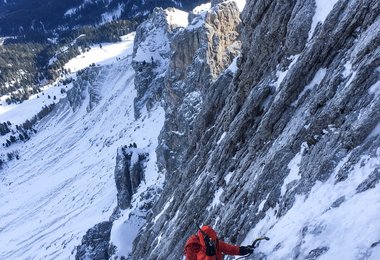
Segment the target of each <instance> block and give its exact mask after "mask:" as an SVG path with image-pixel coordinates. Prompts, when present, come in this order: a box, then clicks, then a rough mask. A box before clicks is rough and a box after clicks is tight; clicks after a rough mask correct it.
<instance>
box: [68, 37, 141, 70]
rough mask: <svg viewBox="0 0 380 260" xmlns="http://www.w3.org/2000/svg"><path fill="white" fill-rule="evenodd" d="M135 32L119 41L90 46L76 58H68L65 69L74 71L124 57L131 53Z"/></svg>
mask: <svg viewBox="0 0 380 260" xmlns="http://www.w3.org/2000/svg"><path fill="white" fill-rule="evenodd" d="M134 37H135V33H134V32H133V33H130V34H128V35H126V36H124V37H122V38H121V42H117V43H103V44H102V45H99V44H98V45H93V46H91V49H90V51H88V52H85V53H83V54H81V55H79V56H77V57H76V58H74V59H72V60H70V61H69V62H68V63H67V64H66V65H65V66H64V68H65V69H68V70H71V71H72V72H76V71H78V70H81V69H84V68H86V67H88V66H90V65H91V64H93V63H95V64H96V65H101V66H104V65H111V64H113V63H114V62H115V61H116V59H117V58H120V59H124V58H126V57H128V56H130V55H132V51H133V50H132V48H131V47H132V45H133V39H134Z"/></svg>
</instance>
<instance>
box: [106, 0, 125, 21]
mask: <svg viewBox="0 0 380 260" xmlns="http://www.w3.org/2000/svg"><path fill="white" fill-rule="evenodd" d="M124 8H125V4H124V3H122V4H118V5H117V7H116V8H115V9H114V10H112V11H110V12H106V13H103V14H102V24H104V23H108V22H111V21H113V20H116V19H119V18H120V16H121V13H122V12H123V11H124Z"/></svg>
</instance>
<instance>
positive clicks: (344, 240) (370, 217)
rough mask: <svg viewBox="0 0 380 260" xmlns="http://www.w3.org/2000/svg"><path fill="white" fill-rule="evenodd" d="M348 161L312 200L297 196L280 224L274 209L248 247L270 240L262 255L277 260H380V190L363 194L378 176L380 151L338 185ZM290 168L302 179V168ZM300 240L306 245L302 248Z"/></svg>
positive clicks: (319, 185)
mask: <svg viewBox="0 0 380 260" xmlns="http://www.w3.org/2000/svg"><path fill="white" fill-rule="evenodd" d="M298 156H299V155H298V154H297V155H296V157H295V159H296V158H297V157H298ZM347 159H348V157H347V158H345V159H344V160H343V161H342V162H340V164H339V165H338V166H337V167H336V169H335V172H334V174H333V175H332V177H331V178H330V179H329V180H328V181H327V182H325V183H321V182H319V183H317V184H316V185H315V186H314V188H313V189H312V191H311V192H310V194H309V195H308V196H304V195H302V196H299V197H297V199H296V202H295V204H294V206H293V207H292V208H291V209H290V211H289V212H288V213H287V214H286V215H285V216H283V217H281V218H279V219H278V218H277V217H276V216H275V215H276V214H275V211H276V209H274V210H271V212H270V213H269V214H267V215H266V216H265V218H264V219H263V220H262V221H260V222H259V223H258V224H257V225H256V226H255V227H253V229H252V230H251V231H250V232H249V234H248V236H247V237H246V239H245V241H244V242H243V243H242V244H245V245H246V244H250V243H252V241H253V240H254V239H255V238H257V237H261V236H268V237H270V238H271V240H270V241H265V242H262V244H261V245H260V247H259V248H258V249H257V251H261V252H264V253H266V254H267V255H270V258H271V259H295V258H297V255H298V257H300V259H311V255H310V254H309V255H304V254H305V252H313V251H314V253H317V251H319V253H322V255H321V256H320V257H319V258H318V259H326V260H328V259H380V248H379V247H377V246H375V242H376V241H379V239H380V238H379V232H380V222H379V221H378V215H379V212H380V198H379V194H380V185H376V186H375V187H374V188H373V189H368V190H365V191H362V192H361V191H358V190H359V187H360V186H359V185H360V184H361V183H363V181H364V180H366V179H367V178H368V177H369V176H370V175H371V174H372V175H373V174H376V171H377V169H378V168H379V166H380V148H378V150H377V154H376V156H375V157H370V156H366V155H364V156H362V158H361V159H360V160H359V161H358V163H357V164H356V165H355V166H354V167H352V168H351V173H350V175H349V178H347V180H345V181H343V182H340V183H338V184H336V183H335V182H336V179H337V178H336V177H337V174H338V171H339V169H340V168H341V167H343V166H344V164H345V161H346V160H347ZM289 167H291V168H292V169H291V171H295V172H297V174H298V172H299V169H297V166H296V165H289ZM286 184H287V183H284V186H286ZM283 189H286V188H285V187H283ZM300 240H302V243H301V244H297V243H299V241H300ZM294 248H297V249H298V250H294ZM368 248H371V249H372V250H369V249H368ZM308 257H309V258H308Z"/></svg>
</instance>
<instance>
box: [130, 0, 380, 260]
mask: <svg viewBox="0 0 380 260" xmlns="http://www.w3.org/2000/svg"><path fill="white" fill-rule="evenodd" d="M318 2H319V1H318ZM318 2H317V4H316V2H315V1H311V0H310V1H290V2H284V1H266V0H259V1H248V2H247V5H246V8H245V10H244V12H243V15H242V21H243V28H242V33H241V35H242V38H241V40H242V53H241V57H240V59H239V61H238V67H239V69H238V71H237V73H236V75H235V76H234V78H233V80H232V77H233V75H232V74H231V73H230V72H226V73H224V74H223V75H221V76H219V77H217V76H218V73H220V72H221V71H223V69H224V68H225V65H224V66H223V64H224V63H223V62H222V59H219V58H218V57H219V56H218V55H216V53H215V52H213V51H211V50H227V49H228V48H225V47H222V49H219V48H214V46H219V45H218V44H216V45H214V43H219V44H220V43H221V42H222V41H221V40H215V41H213V39H218V38H217V37H215V38H214V37H210V38H207V37H205V38H202V37H204V36H205V35H204V34H202V32H197V33H194V34H191V33H190V32H189V31H187V30H189V27H190V28H191V26H192V25H193V28H194V29H196V28H197V27H196V25H198V23H197V20H196V19H194V20H193V22H192V25H190V26H189V27H188V29H186V30H183V31H181V32H179V33H178V34H177V35H176V36H175V37H174V38H173V55H172V57H171V62H170V67H169V70H168V73H167V75H166V77H165V98H166V107H165V108H166V113H167V119H166V123H165V126H164V130H163V132H162V134H161V144H162V145H161V148H160V149H159V150H158V154H159V156H160V155H161V157H160V158H159V159H160V163H161V166H162V168H164V169H165V170H166V171H167V183H166V186H165V189H164V191H163V193H162V195H161V198H160V200H159V201H158V203H157V205H156V206H155V207H154V209H153V212H154V215H156V216H154V215H153V216H152V217H151V218H150V219H149V220H148V222H147V224H146V226H145V227H144V229H143V230H142V231H141V233H140V235H139V236H138V238H137V239H136V240H135V242H134V254H133V258H134V259H179V258H180V257H181V254H182V250H180V249H181V248H183V245H184V243H185V240H186V238H187V237H188V236H189V235H190V234H191V233H192V232H194V231H195V230H196V228H195V227H194V225H193V224H192V221H193V218H194V217H197V218H199V222H201V223H210V224H212V225H214V227H215V228H216V229H217V230H218V231H219V234H220V237H222V238H224V239H225V240H227V241H229V242H232V243H240V242H242V241H243V239H244V238H245V237H246V236H247V233H248V231H250V230H251V229H253V228H254V227H255V226H256V228H257V234H258V233H259V232H268V233H269V232H271V231H273V230H274V231H273V232H274V235H275V236H276V237H275V239H274V241H276V242H271V243H274V244H270V246H268V247H267V248H266V251H265V253H262V254H263V255H262V256H263V257H265V256H267V257H268V258H272V257H274V258H276V257H278V258H281V257H282V258H284V259H296V258H297V259H314V258H317V257H319V256H320V255H325V254H329V252H330V250H332V249H331V248H332V247H333V246H336V245H324V244H322V245H320V246H319V245H315V247H314V248H312V247H311V245H308V244H307V243H305V241H306V240H307V239H309V240H307V241H320V236H321V234H323V233H324V232H325V230H326V226H328V225H327V224H324V223H323V221H321V223H318V221H317V219H318V216H319V215H318V214H320V215H323V214H325V212H326V211H329V212H330V214H333V213H331V212H332V211H334V210H338V209H339V208H340V207H341V206H342V205H344V204H345V203H346V201H347V197H346V196H349V197H350V198H353V197H355V196H358V197H359V195H357V194H361V193H363V192H368V191H370V190H371V189H374V188H375V187H378V182H379V174H378V165H377V164H371V163H370V162H371V160H374V159H376V158H377V159H378V158H379V152H378V147H379V145H380V137H379V131H378V128H376V127H377V126H378V124H379V122H380V113H379V110H378V107H379V105H380V94H379V93H380V92H379V91H380V90H379V81H380V70H379V66H380V49H379V47H378V46H379V43H380V32H379V29H378V28H380V27H379V25H380V4H379V3H378V1H375V0H365V1H356V0H341V1H336V2H335V5H334V3H333V2H331V3H332V4H331V3H330V4H331V6H330V7H331V10H327V11H326V9H324V13H321V9H319V7H318ZM228 4H230V3H222V4H221V5H218V6H217V7H218V8H220V7H221V6H222V5H224V6H226V5H228ZM319 4H320V3H319ZM327 9H328V8H327ZM229 12H230V11H229ZM326 12H327V13H326ZM216 13H217V12H216ZM203 15H204V14H203ZM211 17H220V16H218V15H217V14H215V12H212V13H210V18H211ZM206 20H207V19H206ZM217 20H218V21H221V20H220V19H219V18H218V19H217ZM216 24H217V23H216ZM220 26H221V27H223V26H224V23H220ZM227 35H230V34H227ZM202 39H205V41H204V42H203V41H202ZM185 43H187V44H185ZM204 43H205V44H206V45H203V44H204ZM180 44H181V45H180ZM207 44H209V45H207ZM179 46H181V50H179V49H180V47H179ZM203 46H205V47H204V48H203ZM194 53H196V54H197V55H194ZM220 53H221V54H222V53H224V51H221V52H220ZM176 55H178V57H176ZM181 56H182V59H181V58H179V57H181ZM221 57H222V56H221ZM227 57H230V56H228V55H227ZM194 58H196V59H198V60H193V59H194ZM208 59H209V60H208ZM211 60H212V61H211ZM229 61H231V59H229ZM226 63H228V62H226ZM192 64H193V65H194V66H192ZM219 65H220V67H219ZM198 68H199V70H198ZM374 129H377V130H375V131H374ZM367 164H368V167H369V168H368V171H369V172H372V173H371V174H370V175H369V176H368V177H367V178H364V180H361V179H360V178H357V179H355V178H354V177H353V176H352V175H353V174H354V173H355V169H356V168H359V167H364V165H367ZM356 182H357V183H356ZM317 183H319V184H321V185H327V184H326V183H328V185H332V186H331V187H332V189H334V187H337V186H339V185H340V184H342V183H344V184H345V187H347V186H348V185H352V186H355V187H354V191H353V192H346V193H345V191H344V189H343V188H342V186H339V187H340V188H339V189H337V190H338V191H337V192H336V193H334V194H333V195H334V196H338V197H337V198H336V199H335V198H334V196H332V194H330V195H331V197H332V198H334V199H333V200H332V203H331V204H329V206H327V207H326V208H323V207H321V209H317V210H315V212H319V211H318V210H320V212H319V213H315V216H314V217H313V218H312V221H311V222H313V223H309V222H308V221H309V219H307V217H304V218H302V219H296V220H294V221H295V222H296V221H299V222H298V225H297V226H296V227H297V228H295V229H293V230H291V231H292V232H294V234H292V240H291V241H290V240H287V239H284V240H282V238H281V236H280V235H279V234H278V233H275V231H276V228H277V227H276V223H278V222H279V221H280V220H281V219H284V218H285V217H286V216H287V214H289V212H290V211H291V210H292V209H293V206H294V205H295V203H296V199H297V197H300V196H301V198H303V199H304V200H305V201H306V200H307V199H308V197H312V196H314V195H315V194H316V193H318V190H317V191H316V190H314V192H313V194H311V191H312V189H313V187H315V185H316V184H317ZM330 190H331V189H330ZM326 197H329V195H327V196H326V194H321V198H323V199H326ZM358 197H357V198H358ZM351 203H355V202H351ZM297 205H298V207H302V204H301V206H300V204H297ZM305 205H307V204H306V203H305ZM330 206H331V207H330ZM305 207H306V206H305ZM295 210H296V209H295ZM341 210H343V211H344V209H341ZM158 213H159V214H158ZM347 214H352V212H351V213H350V212H347ZM293 215H294V212H293ZM293 215H291V216H293ZM329 216H331V215H329ZM339 216H341V217H342V216H343V214H340V215H339ZM324 217H325V219H326V218H328V217H327V216H326V215H324ZM264 218H265V219H264ZM267 223H269V224H267ZM289 225H290V224H289ZM329 228H330V231H331V230H333V229H334V228H336V227H335V226H334V227H333V226H329ZM359 228H360V227H359ZM366 235H368V234H366ZM370 235H371V237H374V235H373V234H370ZM162 237H164V238H165V243H163V242H162V240H161V239H160V238H162ZM376 241H377V240H376ZM376 241H370V243H369V244H368V245H367V247H366V248H365V250H366V251H365V252H366V253H365V254H367V255H371V252H372V250H374V249H373V248H374V247H371V243H376ZM173 248H175V249H176V250H173ZM279 249H281V250H279ZM352 250H353V251H352V252H353V253H352V255H354V254H356V253H357V255H359V254H360V253H361V252H359V251H360V250H361V249H356V248H355V249H352Z"/></svg>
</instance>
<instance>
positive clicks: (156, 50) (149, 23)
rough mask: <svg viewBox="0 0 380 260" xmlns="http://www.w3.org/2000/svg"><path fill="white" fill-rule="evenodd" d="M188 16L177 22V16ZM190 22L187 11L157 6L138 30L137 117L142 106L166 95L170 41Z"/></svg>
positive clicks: (135, 60) (135, 54) (135, 51)
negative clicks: (165, 79) (166, 73)
mask: <svg viewBox="0 0 380 260" xmlns="http://www.w3.org/2000/svg"><path fill="white" fill-rule="evenodd" d="M178 15H181V16H184V18H183V20H184V21H183V22H182V23H173V22H172V20H174V19H173V16H178ZM186 24H187V13H185V12H183V11H180V10H177V9H174V8H168V9H166V10H163V9H162V8H155V9H154V10H153V13H152V15H150V16H149V19H147V20H146V21H145V22H143V23H142V24H141V25H140V26H139V27H138V28H137V30H136V36H135V39H134V45H133V46H134V48H133V62H132V66H133V68H134V70H135V86H136V90H137V97H136V98H135V104H134V108H135V117H136V118H138V117H139V115H140V111H141V109H143V108H144V106H146V108H147V109H148V110H149V109H150V108H151V107H152V106H153V104H154V103H155V102H157V101H159V100H160V99H161V98H162V91H163V88H164V75H165V71H166V69H167V67H168V62H169V56H170V51H171V50H170V41H171V38H172V37H173V35H174V34H175V33H176V32H177V31H178V30H179V29H180V28H182V27H183V26H185V25H186Z"/></svg>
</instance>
